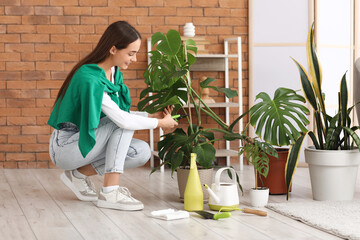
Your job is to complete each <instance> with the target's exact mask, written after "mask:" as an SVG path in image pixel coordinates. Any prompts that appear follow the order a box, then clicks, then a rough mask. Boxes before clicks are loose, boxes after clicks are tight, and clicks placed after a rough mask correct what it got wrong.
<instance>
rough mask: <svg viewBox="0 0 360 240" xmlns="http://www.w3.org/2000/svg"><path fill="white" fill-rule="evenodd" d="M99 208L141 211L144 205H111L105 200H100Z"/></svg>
mask: <svg viewBox="0 0 360 240" xmlns="http://www.w3.org/2000/svg"><path fill="white" fill-rule="evenodd" d="M97 206H98V207H100V208H111V209H117V210H123V211H139V210H142V209H144V205H143V204H138V205H127V204H121V203H110V202H108V201H104V200H98V201H97Z"/></svg>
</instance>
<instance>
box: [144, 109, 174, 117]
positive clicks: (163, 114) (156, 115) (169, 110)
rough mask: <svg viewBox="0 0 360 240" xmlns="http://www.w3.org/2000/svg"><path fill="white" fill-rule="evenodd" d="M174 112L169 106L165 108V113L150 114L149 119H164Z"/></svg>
mask: <svg viewBox="0 0 360 240" xmlns="http://www.w3.org/2000/svg"><path fill="white" fill-rule="evenodd" d="M172 110H173V106H167V107H166V108H164V111H163V112H156V113H152V114H149V115H148V117H150V118H158V119H160V118H163V117H164V116H165V115H166V114H169V113H170V114H171V112H172Z"/></svg>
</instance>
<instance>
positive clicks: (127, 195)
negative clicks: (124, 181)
mask: <svg viewBox="0 0 360 240" xmlns="http://www.w3.org/2000/svg"><path fill="white" fill-rule="evenodd" d="M118 191H119V192H120V193H122V194H123V195H124V196H125V197H126V198H128V199H129V200H131V201H133V202H138V200H136V199H135V198H133V197H132V196H131V193H130V191H129V189H127V188H126V187H119V188H118Z"/></svg>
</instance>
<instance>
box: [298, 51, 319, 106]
mask: <svg viewBox="0 0 360 240" xmlns="http://www.w3.org/2000/svg"><path fill="white" fill-rule="evenodd" d="M292 59H293V58H292ZM293 60H294V62H295V63H296V65H297V67H298V69H299V72H300V80H301V86H302V90H303V92H304V94H305V97H306V99H307V100H308V102H309V103H310V104H311V106H312V107H313V108H314V110H315V111H317V109H318V106H317V103H316V97H315V93H314V90H313V88H312V85H311V82H310V80H309V77H308V75H307V73H306V72H305V69H304V67H303V66H301V64H300V63H298V62H297V61H296V60H295V59H293Z"/></svg>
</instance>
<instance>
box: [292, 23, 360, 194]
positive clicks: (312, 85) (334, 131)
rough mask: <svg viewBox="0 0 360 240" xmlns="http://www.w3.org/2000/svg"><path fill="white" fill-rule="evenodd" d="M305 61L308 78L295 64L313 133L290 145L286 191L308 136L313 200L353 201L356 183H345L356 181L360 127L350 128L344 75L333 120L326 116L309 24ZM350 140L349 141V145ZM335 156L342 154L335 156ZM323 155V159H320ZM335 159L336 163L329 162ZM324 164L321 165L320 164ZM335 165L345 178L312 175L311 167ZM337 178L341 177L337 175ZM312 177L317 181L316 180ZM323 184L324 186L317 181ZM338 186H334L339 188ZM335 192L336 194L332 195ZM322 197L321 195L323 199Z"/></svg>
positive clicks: (319, 68) (349, 111)
mask: <svg viewBox="0 0 360 240" xmlns="http://www.w3.org/2000/svg"><path fill="white" fill-rule="evenodd" d="M306 51H307V59H308V65H309V71H310V74H307V73H306V71H305V69H304V67H303V66H302V65H301V64H300V63H298V62H297V61H296V60H294V62H295V64H296V66H297V67H298V69H299V73H300V80H301V86H302V90H303V93H304V95H305V97H306V99H307V101H308V103H309V105H310V106H311V107H312V109H313V114H314V122H315V124H314V125H315V129H314V131H308V132H306V133H303V134H302V136H301V137H299V138H298V139H297V141H296V142H295V143H294V144H293V146H292V148H291V151H290V155H289V159H288V164H287V168H286V183H287V188H288V189H289V187H290V185H291V180H292V176H293V174H294V171H295V169H296V166H297V162H298V156H299V151H300V148H301V145H302V143H303V141H304V137H305V136H306V135H307V134H308V135H309V136H310V138H311V140H312V142H313V144H314V147H313V148H306V149H305V160H306V161H307V162H308V163H309V170H310V178H311V183H312V190H313V197H314V199H316V200H346V199H348V200H349V199H352V196H353V194H354V189H355V182H354V181H353V182H351V180H349V181H350V182H345V181H343V179H345V177H346V175H354V172H355V181H356V172H357V166H358V165H359V160H358V159H359V156H357V157H355V156H354V154H356V152H359V151H358V150H356V149H355V150H352V149H354V144H356V146H357V148H359V146H360V139H359V137H358V135H357V134H356V133H355V131H356V130H357V129H359V126H352V122H351V118H350V114H351V111H352V110H353V108H354V106H351V107H348V90H347V84H346V75H345V74H344V75H343V77H342V79H341V81H340V91H339V93H338V104H339V105H338V111H337V113H336V114H335V115H334V116H330V115H329V114H327V112H326V107H325V101H324V100H325V99H324V98H325V97H324V94H323V92H322V88H321V86H322V70H321V65H320V62H319V60H318V58H317V54H316V50H315V46H314V24H312V26H311V28H310V30H309V33H308V38H307V44H306ZM351 140H352V141H351ZM312 152H313V153H314V154H315V155H316V156H317V157H318V158H319V161H317V162H313V161H312V160H311V161H310V160H309V157H310V155H311V153H312ZM338 154H345V155H342V156H338ZM322 155H323V156H322ZM332 156H335V159H334V160H332V159H330V158H331V157H332ZM320 162H323V163H320ZM346 162H349V164H350V165H351V166H356V167H355V170H349V169H348V166H345V165H344V164H345V163H346ZM333 163H334V164H335V165H333V166H332V169H333V170H334V169H338V170H344V169H345V170H346V171H345V172H344V171H343V172H344V173H345V174H344V175H337V176H336V177H334V176H330V177H328V175H327V174H325V173H324V174H323V173H315V172H313V170H312V166H313V165H314V166H316V168H320V166H325V165H329V164H333ZM339 174H340V173H339ZM314 177H317V178H316V179H317V180H315V178H314ZM321 180H324V181H325V182H324V184H320V181H321ZM339 182H340V185H337V184H339ZM315 186H317V187H320V189H321V190H320V192H321V194H320V193H318V192H316V191H315V190H314V187H315ZM346 187H350V191H351V188H352V193H348V192H346V193H345V192H344V189H345V188H346ZM333 190H335V191H337V192H334V193H332V191H333ZM322 194H323V195H322Z"/></svg>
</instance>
